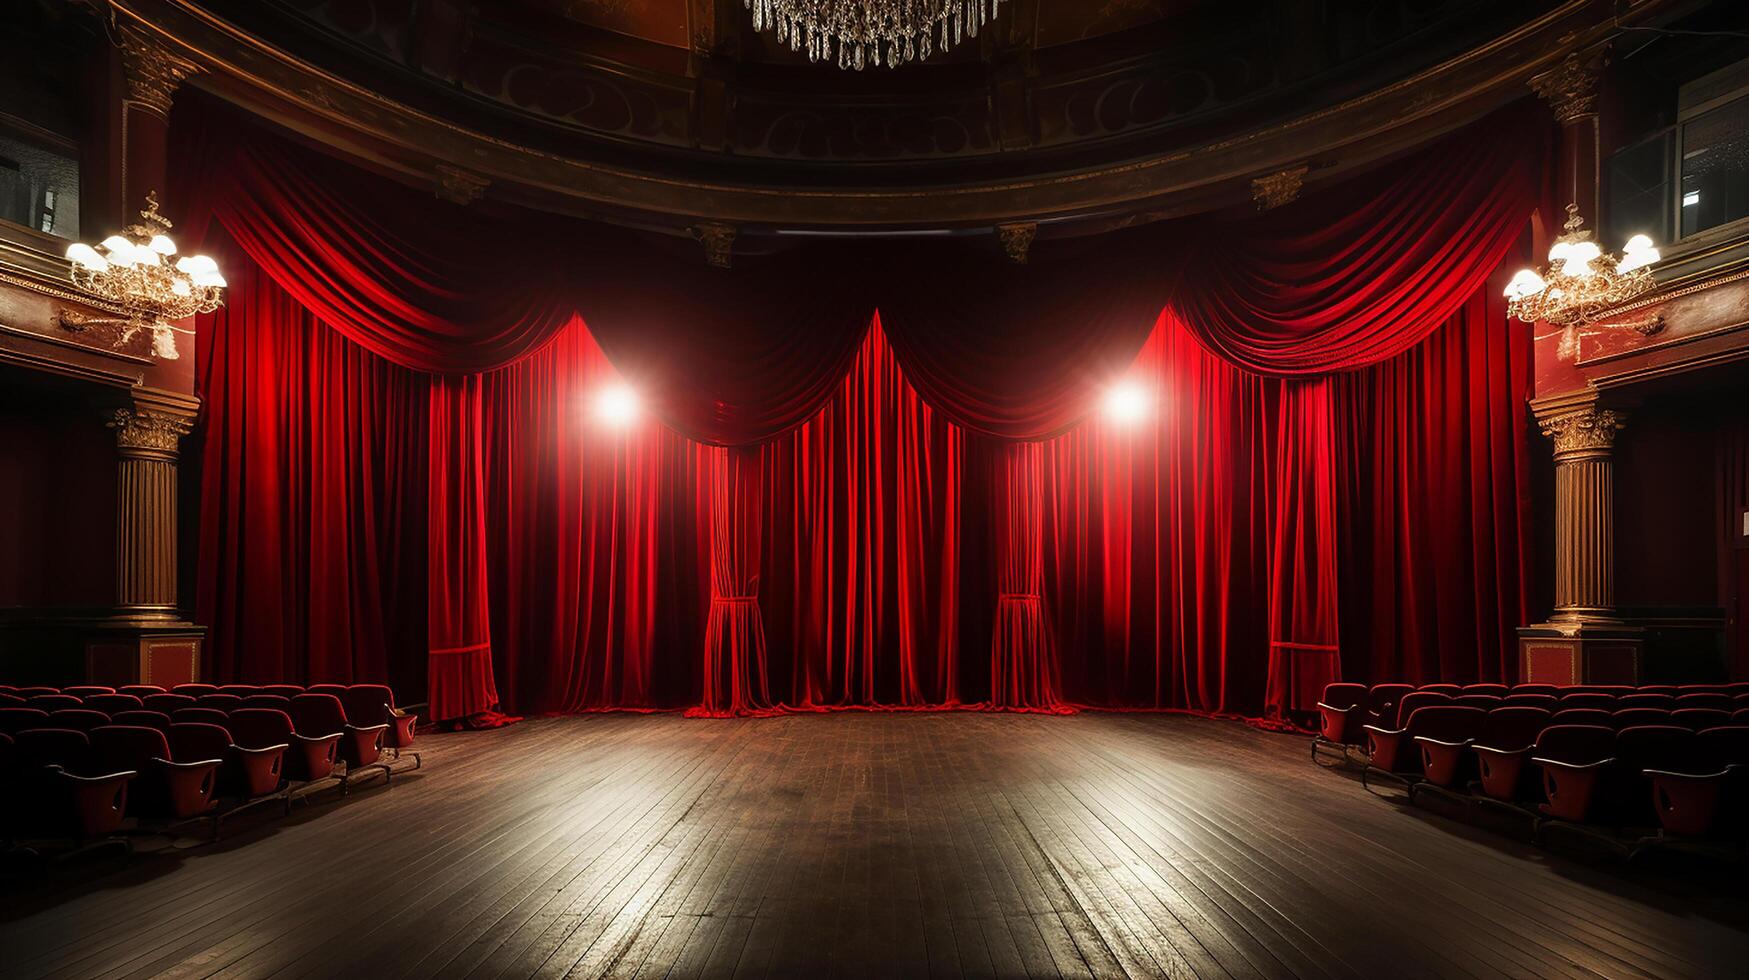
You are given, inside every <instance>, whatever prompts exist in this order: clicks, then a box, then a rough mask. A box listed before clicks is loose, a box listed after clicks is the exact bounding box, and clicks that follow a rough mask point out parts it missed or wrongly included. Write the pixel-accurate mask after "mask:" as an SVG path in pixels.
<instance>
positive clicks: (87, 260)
mask: <svg viewBox="0 0 1749 980" xmlns="http://www.w3.org/2000/svg"><path fill="white" fill-rule="evenodd" d="M67 259H68V260H69V261H71V262H72V263H73V264H74V265H77V266H80V267H82V268H86V269H90V270H91V271H92V272H102V271H103V270H105V269H107V268H109V260H108V259H105V258H104V257H103V256H101V255H99V254H98V253H97V249H94V248H92V247H91V246H89V245H87V244H85V243H84V242H74V243H73V244H71V245H69V246H67Z"/></svg>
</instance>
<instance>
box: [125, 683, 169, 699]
mask: <svg viewBox="0 0 1749 980" xmlns="http://www.w3.org/2000/svg"><path fill="white" fill-rule="evenodd" d="M115 692H116V693H117V694H132V695H133V696H134V697H136V698H145V697H146V696H147V695H149V694H166V693H169V692H167V691H165V690H164V689H163V688H161V687H159V686H158V685H156V684H123V685H122V686H121V687H118V688H116V689H115Z"/></svg>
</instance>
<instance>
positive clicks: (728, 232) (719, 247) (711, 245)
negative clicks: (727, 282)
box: [687, 221, 735, 269]
mask: <svg viewBox="0 0 1749 980" xmlns="http://www.w3.org/2000/svg"><path fill="white" fill-rule="evenodd" d="M687 230H688V231H690V232H692V237H693V238H696V239H698V242H699V244H700V245H703V246H704V260H705V262H707V263H709V264H710V265H711V266H713V267H715V268H718V269H727V268H728V267H729V263H730V262H731V261H732V260H733V258H734V254H735V228H734V226H733V225H725V224H720V223H718V222H715V221H706V222H702V223H700V224H696V225H693V226H692V227H691V228H689V229H687Z"/></svg>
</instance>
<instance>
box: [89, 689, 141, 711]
mask: <svg viewBox="0 0 1749 980" xmlns="http://www.w3.org/2000/svg"><path fill="white" fill-rule="evenodd" d="M145 706H146V705H145V702H143V701H141V700H140V699H139V698H137V697H134V696H133V695H132V694H93V695H91V696H89V697H87V698H86V699H85V707H87V708H90V709H91V710H92V711H101V712H103V713H104V714H106V715H113V714H115V713H116V712H118V711H138V710H140V709H141V708H144V707H145Z"/></svg>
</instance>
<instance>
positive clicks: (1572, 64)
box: [1530, 48, 1609, 126]
mask: <svg viewBox="0 0 1749 980" xmlns="http://www.w3.org/2000/svg"><path fill="white" fill-rule="evenodd" d="M1608 62H1609V57H1608V51H1607V50H1606V49H1601V48H1600V49H1598V50H1596V51H1593V52H1589V53H1587V54H1583V55H1582V54H1579V53H1577V52H1575V53H1573V54H1570V55H1568V56H1567V57H1566V58H1564V59H1562V60H1561V63H1560V64H1559V65H1556V66H1555V67H1554V68H1553V69H1551V70H1549V71H1546V72H1544V73H1542V74H1541V75H1537V76H1536V77H1534V78H1532V79H1531V80H1530V87H1531V90H1532V91H1534V92H1536V94H1537V96H1538V97H1539V98H1541V99H1542V100H1543V101H1544V102H1547V103H1548V104H1549V108H1550V109H1552V110H1554V113H1555V121H1556V122H1558V123H1560V124H1561V125H1563V126H1565V125H1567V124H1568V123H1572V122H1577V121H1579V120H1581V119H1584V118H1587V117H1589V116H1595V115H1597V83H1598V82H1600V81H1602V79H1603V66H1604V65H1606V64H1608Z"/></svg>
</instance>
